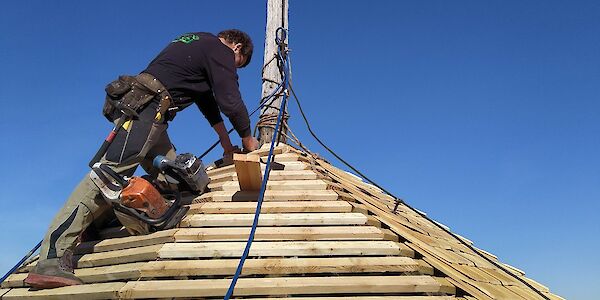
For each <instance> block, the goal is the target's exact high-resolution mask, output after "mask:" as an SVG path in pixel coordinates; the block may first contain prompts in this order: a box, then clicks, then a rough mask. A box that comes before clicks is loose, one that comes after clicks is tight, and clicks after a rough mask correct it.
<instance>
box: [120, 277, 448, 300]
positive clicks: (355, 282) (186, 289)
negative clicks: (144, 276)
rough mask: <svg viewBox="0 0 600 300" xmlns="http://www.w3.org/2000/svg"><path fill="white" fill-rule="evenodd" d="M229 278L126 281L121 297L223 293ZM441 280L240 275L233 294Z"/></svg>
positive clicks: (355, 289) (422, 288)
mask: <svg viewBox="0 0 600 300" xmlns="http://www.w3.org/2000/svg"><path fill="white" fill-rule="evenodd" d="M229 283H230V280H229V279H200V280H160V281H136V282H128V283H127V285H126V286H125V287H124V288H123V289H121V291H120V292H119V296H120V297H122V298H134V299H135V298H160V297H169V298H172V297H222V296H223V295H224V294H225V292H226V291H227V288H228V287H229ZM442 289H443V287H442V284H441V283H440V282H438V281H437V280H435V279H434V278H432V277H431V276H350V277H328V278H327V279H326V280H323V278H322V277H283V278H240V279H239V280H238V282H237V285H236V288H235V292H234V296H248V295H286V294H288V295H293V294H312V295H319V294H352V293H361V294H362V293H436V292H440V290H442Z"/></svg>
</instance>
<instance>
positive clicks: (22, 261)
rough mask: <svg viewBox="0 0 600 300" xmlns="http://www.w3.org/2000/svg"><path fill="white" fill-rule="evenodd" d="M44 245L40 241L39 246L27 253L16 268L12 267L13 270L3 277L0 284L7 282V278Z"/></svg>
mask: <svg viewBox="0 0 600 300" xmlns="http://www.w3.org/2000/svg"><path fill="white" fill-rule="evenodd" d="M41 245H42V241H40V242H39V243H38V244H37V245H35V247H33V249H31V250H30V251H29V253H27V255H25V256H24V257H23V258H22V259H21V260H20V261H19V262H18V263H17V264H16V265H15V266H14V267H12V269H10V271H8V273H6V274H4V276H2V278H1V279H0V283H3V282H4V280H6V278H8V276H10V274H12V273H13V272H14V271H16V270H17V269H18V268H19V267H20V266H21V265H22V264H23V263H24V262H25V261H26V260H27V259H28V258H30V257H31V255H33V253H34V252H35V251H36V250H37V249H38V248H39V247H40V246H41Z"/></svg>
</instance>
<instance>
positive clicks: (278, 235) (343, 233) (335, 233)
mask: <svg viewBox="0 0 600 300" xmlns="http://www.w3.org/2000/svg"><path fill="white" fill-rule="evenodd" d="M249 234H250V227H226V228H223V227H216V228H212V227H207V228H182V229H180V230H179V231H177V233H176V234H175V241H176V242H199V241H245V240H247V239H248V235H249ZM383 237H384V235H383V232H382V231H381V229H379V228H376V227H371V226H318V227H312V226H311V227H258V228H257V229H256V233H255V236H254V239H255V240H256V241H282V240H288V241H291V240H298V241H316V240H382V239H383Z"/></svg>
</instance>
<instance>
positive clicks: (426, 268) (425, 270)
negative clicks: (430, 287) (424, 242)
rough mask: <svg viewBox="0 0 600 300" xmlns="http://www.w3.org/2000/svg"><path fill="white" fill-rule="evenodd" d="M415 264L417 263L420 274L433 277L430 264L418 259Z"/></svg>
mask: <svg viewBox="0 0 600 300" xmlns="http://www.w3.org/2000/svg"><path fill="white" fill-rule="evenodd" d="M417 263H419V271H421V274H426V275H433V267H432V266H431V265H430V264H428V263H427V262H426V261H424V260H422V259H418V260H417Z"/></svg>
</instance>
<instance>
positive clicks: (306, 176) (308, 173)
mask: <svg viewBox="0 0 600 300" xmlns="http://www.w3.org/2000/svg"><path fill="white" fill-rule="evenodd" d="M262 171H263V172H264V168H262ZM310 179H318V176H317V173H315V172H314V171H312V170H299V171H271V173H270V174H269V180H270V181H282V180H310ZM237 180H238V177H237V174H236V173H229V174H225V175H220V176H219V177H216V178H215V179H214V180H213V179H212V178H211V180H210V184H209V185H208V187H209V188H211V189H212V188H215V187H218V186H220V185H222V184H223V183H225V182H228V181H237Z"/></svg>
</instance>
